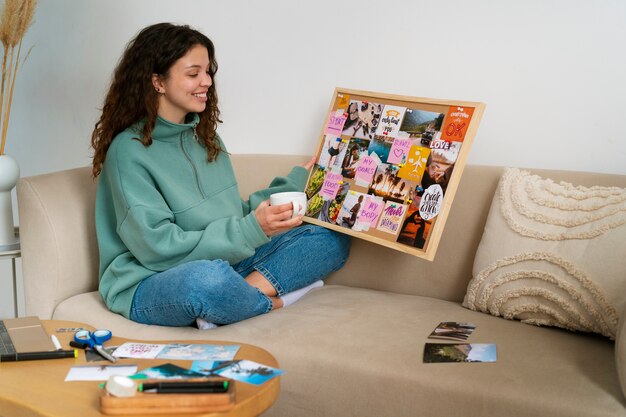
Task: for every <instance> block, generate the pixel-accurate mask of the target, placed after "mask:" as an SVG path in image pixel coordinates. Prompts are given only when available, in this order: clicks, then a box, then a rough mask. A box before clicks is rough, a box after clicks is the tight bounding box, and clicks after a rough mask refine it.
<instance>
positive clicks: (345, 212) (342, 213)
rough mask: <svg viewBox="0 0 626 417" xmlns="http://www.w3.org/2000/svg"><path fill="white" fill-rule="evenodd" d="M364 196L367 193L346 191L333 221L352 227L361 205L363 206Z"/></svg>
mask: <svg viewBox="0 0 626 417" xmlns="http://www.w3.org/2000/svg"><path fill="white" fill-rule="evenodd" d="M365 197H367V194H363V193H359V192H356V191H350V192H348V194H347V195H346V198H345V200H344V202H343V205H342V206H341V210H339V215H338V216H337V219H336V221H335V223H336V224H338V225H339V226H343V227H347V228H348V229H352V228H353V227H354V225H355V224H356V221H357V218H358V216H359V212H360V211H361V207H363V203H364V200H365Z"/></svg>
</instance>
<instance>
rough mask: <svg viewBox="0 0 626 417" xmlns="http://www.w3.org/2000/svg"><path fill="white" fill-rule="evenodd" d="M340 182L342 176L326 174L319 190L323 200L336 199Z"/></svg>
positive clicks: (332, 173) (331, 173)
mask: <svg viewBox="0 0 626 417" xmlns="http://www.w3.org/2000/svg"><path fill="white" fill-rule="evenodd" d="M342 180H343V176H342V175H341V173H339V174H337V173H334V172H328V173H327V174H326V178H324V183H323V184H322V189H321V190H320V195H321V196H322V198H324V199H325V200H334V199H335V197H337V192H339V187H340V185H341V181H342Z"/></svg>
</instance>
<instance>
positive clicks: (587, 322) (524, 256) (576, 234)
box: [463, 169, 626, 339]
mask: <svg viewBox="0 0 626 417" xmlns="http://www.w3.org/2000/svg"><path fill="white" fill-rule="evenodd" d="M625 224H626V190H625V189H623V188H617V187H599V186H596V187H575V186H573V185H572V184H569V183H564V182H561V183H555V182H554V181H552V180H550V179H545V178H541V177H539V176H537V175H531V174H530V173H529V172H527V171H521V170H518V169H507V170H506V171H505V173H504V175H503V176H502V178H501V180H500V183H499V186H498V190H497V192H496V194H495V196H494V198H493V202H492V206H491V210H490V212H489V216H488V219H487V224H486V225H485V231H484V234H483V237H482V239H481V242H480V245H479V248H478V251H477V253H476V257H475V260H474V268H473V278H472V280H471V281H470V283H469V285H468V289H467V293H466V296H465V299H464V302H463V305H464V306H466V307H468V308H470V309H472V310H477V311H482V312H485V313H490V314H493V315H495V316H502V317H505V318H507V319H519V320H521V321H523V322H524V323H529V324H536V325H546V326H557V327H562V328H564V329H570V330H578V331H584V332H595V333H600V334H602V335H604V336H607V337H609V338H611V339H614V338H615V336H616V332H617V324H618V318H619V317H618V311H619V312H621V311H622V310H623V308H624V306H625V305H624V304H625V299H624V294H625V293H626V280H625V279H624V271H626V250H624V248H626V246H625V245H624V242H625V241H626V225H625Z"/></svg>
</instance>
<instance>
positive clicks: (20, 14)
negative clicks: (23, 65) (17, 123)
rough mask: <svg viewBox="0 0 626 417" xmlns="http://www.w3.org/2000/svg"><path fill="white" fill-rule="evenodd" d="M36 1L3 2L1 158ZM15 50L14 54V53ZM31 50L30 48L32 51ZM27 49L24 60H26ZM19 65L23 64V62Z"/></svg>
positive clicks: (0, 36)
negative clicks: (17, 77)
mask: <svg viewBox="0 0 626 417" xmlns="http://www.w3.org/2000/svg"><path fill="white" fill-rule="evenodd" d="M36 7H37V0H5V1H4V7H3V9H2V13H1V14H0V16H1V17H0V41H1V42H2V46H3V47H4V53H3V55H2V85H1V86H0V93H1V94H0V155H4V145H5V143H6V136H7V128H8V125H9V117H10V116H11V102H12V101H13V89H14V88H15V78H16V76H17V70H18V69H19V66H20V65H19V64H20V54H21V52H22V39H23V38H24V34H26V31H27V30H28V28H29V27H30V25H31V24H32V23H33V16H34V14H35V8H36ZM16 49H17V51H16ZM31 49H32V48H31ZM29 54H30V49H29V50H28V53H27V54H26V57H24V61H26V58H28V55H29ZM24 61H22V62H24Z"/></svg>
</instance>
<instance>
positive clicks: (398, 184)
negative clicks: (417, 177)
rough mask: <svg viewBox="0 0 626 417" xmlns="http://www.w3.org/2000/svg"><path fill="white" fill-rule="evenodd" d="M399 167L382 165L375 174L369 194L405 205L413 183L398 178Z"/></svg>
mask: <svg viewBox="0 0 626 417" xmlns="http://www.w3.org/2000/svg"><path fill="white" fill-rule="evenodd" d="M399 170H400V168H398V166H397V165H391V164H380V165H379V166H378V168H377V169H376V172H375V173H374V178H373V179H372V183H371V184H370V188H369V190H368V194H373V195H375V196H377V197H382V198H383V200H385V201H387V200H392V201H396V202H398V203H404V202H405V201H406V200H407V197H408V195H409V190H410V189H411V185H412V183H410V182H409V181H407V180H405V179H403V178H400V177H399V176H398V171H399Z"/></svg>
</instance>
